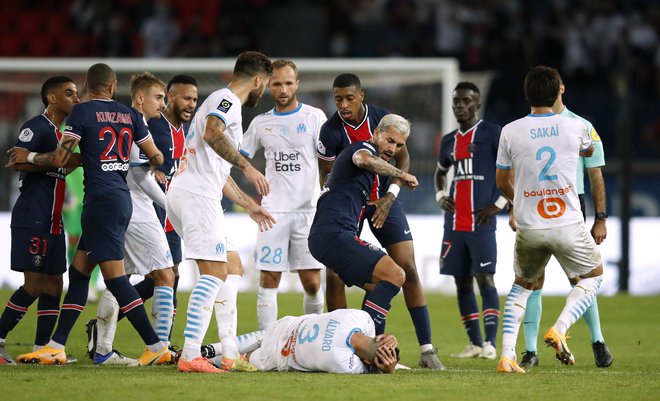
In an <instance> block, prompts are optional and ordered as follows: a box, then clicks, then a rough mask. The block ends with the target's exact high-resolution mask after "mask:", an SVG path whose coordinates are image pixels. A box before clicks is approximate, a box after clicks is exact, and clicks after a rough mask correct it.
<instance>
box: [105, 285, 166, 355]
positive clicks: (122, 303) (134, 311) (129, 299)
mask: <svg viewBox="0 0 660 401" xmlns="http://www.w3.org/2000/svg"><path fill="white" fill-rule="evenodd" d="M105 286H106V287H107V288H108V290H110V292H111V293H112V295H113V296H114V297H115V299H116V300H117V303H118V304H119V310H120V311H122V312H123V313H124V315H126V318H127V319H128V320H129V321H130V322H131V324H132V325H133V327H134V328H135V330H136V331H137V332H138V334H139V335H140V337H141V338H142V341H144V343H145V344H146V345H147V348H148V349H149V351H152V352H155V351H158V350H160V349H161V348H162V347H163V344H161V343H160V340H159V339H158V336H157V335H156V332H155V331H154V329H153V327H152V326H151V323H150V322H149V318H148V317H147V311H146V309H145V308H144V303H143V302H142V298H140V296H139V295H138V293H137V291H135V288H133V286H132V285H131V282H130V281H129V280H128V277H127V276H121V277H116V278H113V279H109V280H105Z"/></svg>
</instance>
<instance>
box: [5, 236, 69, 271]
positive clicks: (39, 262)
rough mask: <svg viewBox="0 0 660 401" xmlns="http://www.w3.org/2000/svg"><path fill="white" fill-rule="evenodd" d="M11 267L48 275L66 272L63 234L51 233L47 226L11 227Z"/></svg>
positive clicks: (15, 269)
mask: <svg viewBox="0 0 660 401" xmlns="http://www.w3.org/2000/svg"><path fill="white" fill-rule="evenodd" d="M10 258H11V269H12V270H14V271H17V272H31V273H41V274H48V275H58V274H64V272H66V241H65V235H64V234H51V233H50V232H49V230H48V229H47V228H42V229H40V228H22V227H21V228H12V229H11V257H10Z"/></svg>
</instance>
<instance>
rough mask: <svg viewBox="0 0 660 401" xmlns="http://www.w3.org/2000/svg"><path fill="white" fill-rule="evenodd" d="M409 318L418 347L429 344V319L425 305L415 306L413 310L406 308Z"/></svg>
mask: <svg viewBox="0 0 660 401" xmlns="http://www.w3.org/2000/svg"><path fill="white" fill-rule="evenodd" d="M408 312H410V317H411V318H412V321H413V326H415V334H417V342H418V343H419V345H424V344H431V318H430V316H429V308H428V307H427V306H426V305H422V306H417V307H415V308H408Z"/></svg>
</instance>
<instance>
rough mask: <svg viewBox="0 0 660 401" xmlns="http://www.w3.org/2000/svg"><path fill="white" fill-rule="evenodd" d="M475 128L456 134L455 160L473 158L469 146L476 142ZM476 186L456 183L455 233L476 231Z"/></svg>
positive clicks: (461, 182) (470, 183) (460, 181)
mask: <svg viewBox="0 0 660 401" xmlns="http://www.w3.org/2000/svg"><path fill="white" fill-rule="evenodd" d="M474 133H475V128H473V129H471V130H469V131H468V132H466V133H461V132H460V131H459V132H457V133H456V137H455V138H456V139H455V140H454V160H456V161H457V162H458V161H459V160H464V159H470V158H472V152H470V150H469V146H470V144H471V143H472V141H473V140H474ZM473 191H474V186H473V183H472V180H456V181H455V182H454V204H455V211H454V231H474V192H473Z"/></svg>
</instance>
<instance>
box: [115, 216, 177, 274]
mask: <svg viewBox="0 0 660 401" xmlns="http://www.w3.org/2000/svg"><path fill="white" fill-rule="evenodd" d="M124 249H125V251H126V256H125V257H124V267H125V269H126V274H139V275H141V276H144V275H147V274H149V273H151V272H152V271H154V270H162V269H167V268H168V267H172V266H173V265H174V262H173V261H172V252H170V246H169V244H168V243H167V237H166V236H165V231H164V230H163V226H162V225H161V224H160V222H159V221H153V222H150V223H130V224H129V225H128V228H127V229H126V239H125V241H124Z"/></svg>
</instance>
